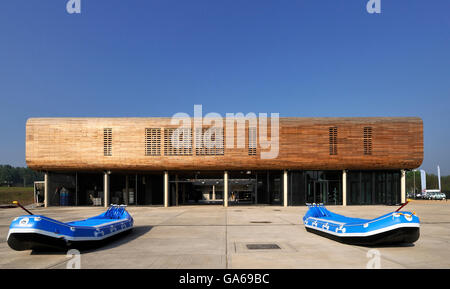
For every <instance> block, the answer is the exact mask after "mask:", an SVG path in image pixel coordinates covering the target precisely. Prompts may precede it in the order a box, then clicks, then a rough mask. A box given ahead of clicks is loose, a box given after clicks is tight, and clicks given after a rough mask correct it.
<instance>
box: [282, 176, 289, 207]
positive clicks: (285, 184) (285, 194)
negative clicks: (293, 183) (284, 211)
mask: <svg viewBox="0 0 450 289" xmlns="http://www.w3.org/2000/svg"><path fill="white" fill-rule="evenodd" d="M287 205H288V172H287V170H285V171H284V173H283V207H287Z"/></svg>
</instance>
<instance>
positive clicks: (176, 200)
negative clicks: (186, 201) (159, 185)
mask: <svg viewBox="0 0 450 289" xmlns="http://www.w3.org/2000/svg"><path fill="white" fill-rule="evenodd" d="M175 206H178V175H175Z"/></svg>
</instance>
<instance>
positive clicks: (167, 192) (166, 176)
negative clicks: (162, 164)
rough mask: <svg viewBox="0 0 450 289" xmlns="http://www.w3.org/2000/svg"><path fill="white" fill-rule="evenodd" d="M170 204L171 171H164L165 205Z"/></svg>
mask: <svg viewBox="0 0 450 289" xmlns="http://www.w3.org/2000/svg"><path fill="white" fill-rule="evenodd" d="M168 206H169V172H168V171H165V172H164V207H166V208H167V207H168Z"/></svg>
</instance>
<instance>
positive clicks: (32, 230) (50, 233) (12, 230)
mask: <svg viewBox="0 0 450 289" xmlns="http://www.w3.org/2000/svg"><path fill="white" fill-rule="evenodd" d="M131 228H132V227H131V226H130V227H126V228H124V229H117V231H115V232H112V233H109V234H105V235H102V236H99V237H72V236H67V235H62V234H55V233H52V232H48V231H45V230H40V229H31V228H13V229H10V230H9V232H8V237H7V238H6V240H8V239H9V235H11V234H13V233H37V234H41V235H45V236H49V237H53V238H57V239H60V238H63V239H65V240H68V241H100V240H103V239H105V238H109V237H111V236H114V235H116V234H118V233H122V232H125V231H126V230H129V229H131Z"/></svg>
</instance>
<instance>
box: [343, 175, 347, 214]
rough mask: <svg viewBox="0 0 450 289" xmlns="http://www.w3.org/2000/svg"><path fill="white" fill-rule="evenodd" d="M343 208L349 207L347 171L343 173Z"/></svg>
mask: <svg viewBox="0 0 450 289" xmlns="http://www.w3.org/2000/svg"><path fill="white" fill-rule="evenodd" d="M342 206H347V171H346V170H343V171H342Z"/></svg>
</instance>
